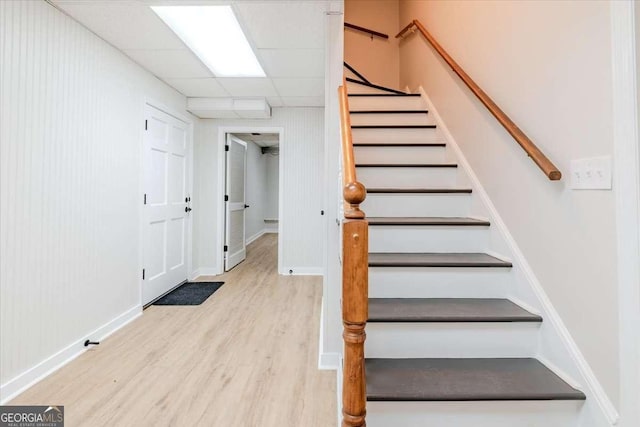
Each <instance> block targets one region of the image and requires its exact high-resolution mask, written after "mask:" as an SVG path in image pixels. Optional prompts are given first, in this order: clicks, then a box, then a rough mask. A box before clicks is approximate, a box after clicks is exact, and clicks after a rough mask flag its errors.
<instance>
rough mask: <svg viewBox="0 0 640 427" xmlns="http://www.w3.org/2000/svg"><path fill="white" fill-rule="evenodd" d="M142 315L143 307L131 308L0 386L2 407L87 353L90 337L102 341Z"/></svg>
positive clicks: (0, 403)
mask: <svg viewBox="0 0 640 427" xmlns="http://www.w3.org/2000/svg"><path fill="white" fill-rule="evenodd" d="M140 315H142V306H141V305H136V306H134V307H131V308H130V309H129V310H127V311H125V312H124V313H122V314H121V315H119V316H118V317H116V318H115V319H113V320H111V321H109V322H107V323H106V324H104V325H102V326H101V327H99V328H98V329H96V330H94V331H93V332H90V333H88V334H86V335H85V336H83V337H81V338H79V339H77V340H76V341H74V342H72V343H71V344H69V345H68V346H67V347H65V348H63V349H62V350H60V351H58V352H57V353H55V354H54V355H52V356H50V357H48V358H46V359H45V360H43V361H42V362H40V363H38V364H37V365H35V366H33V367H32V368H29V369H28V370H26V371H24V372H23V373H21V374H19V375H18V376H16V377H14V378H13V379H11V380H9V381H7V382H6V383H4V384H2V385H1V386H0V405H4V404H5V403H7V402H9V401H10V400H11V399H13V398H15V397H16V396H18V395H19V394H20V393H22V392H24V391H25V390H27V389H28V388H30V387H32V386H33V385H35V384H36V383H38V382H39V381H41V380H43V379H44V378H46V377H47V376H49V375H51V374H52V373H53V372H55V371H57V370H58V369H60V368H62V367H63V366H64V365H66V364H67V363H69V362H71V361H72V360H73V359H75V358H76V357H78V356H80V355H81V354H82V353H84V352H85V351H87V348H86V347H85V346H84V342H85V340H87V339H88V338H89V337H91V340H94V341H95V340H98V341H102V340H104V339H105V338H107V337H108V336H109V335H111V334H113V333H114V332H116V331H117V330H118V329H121V328H122V327H124V326H125V325H127V324H128V323H130V322H132V321H133V320H135V319H136V318H137V317H138V316H140Z"/></svg>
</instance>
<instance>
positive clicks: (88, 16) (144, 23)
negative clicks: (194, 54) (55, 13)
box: [55, 0, 185, 50]
mask: <svg viewBox="0 0 640 427" xmlns="http://www.w3.org/2000/svg"><path fill="white" fill-rule="evenodd" d="M55 3H56V4H57V5H58V6H59V7H60V8H62V9H63V10H64V11H65V12H67V13H68V14H69V15H71V16H72V17H73V18H74V19H76V20H77V21H79V22H82V24H83V25H85V26H86V27H88V28H90V29H91V31H93V32H95V33H96V34H98V35H100V37H102V38H103V39H105V40H106V41H108V42H109V43H111V44H112V45H114V46H116V47H117V48H118V49H121V50H128V49H184V48H185V45H184V44H183V43H182V41H181V40H180V38H178V36H176V35H175V33H174V32H173V31H171V30H170V29H169V28H168V27H167V26H166V25H165V24H164V22H162V20H161V19H160V18H158V16H157V15H156V14H155V13H154V12H153V10H151V8H149V7H148V6H147V5H144V4H141V3H140V2H136V1H127V2H123V1H118V2H116V1H111V2H108V1H91V2H87V1H85V2H77V1H76V2H66V1H60V0H58V1H55Z"/></svg>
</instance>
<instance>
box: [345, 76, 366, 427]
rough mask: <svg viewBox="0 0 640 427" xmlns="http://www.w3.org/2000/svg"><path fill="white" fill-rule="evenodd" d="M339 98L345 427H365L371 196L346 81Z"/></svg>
mask: <svg viewBox="0 0 640 427" xmlns="http://www.w3.org/2000/svg"><path fill="white" fill-rule="evenodd" d="M338 95H339V98H340V129H341V133H342V174H343V184H344V187H343V197H344V200H345V206H346V208H345V212H344V217H345V219H344V220H343V221H342V325H343V333H342V337H343V341H344V364H343V379H342V427H364V426H365V424H366V423H365V418H366V412H367V410H366V404H367V401H366V378H365V364H364V341H365V338H366V334H365V327H366V324H367V319H368V317H369V290H368V286H369V285H368V284H369V261H368V259H369V223H368V222H367V220H366V219H365V215H364V212H363V211H362V210H360V203H362V202H363V201H364V199H365V197H366V195H367V192H366V189H365V187H364V185H362V184H361V183H360V182H358V180H357V178H356V168H355V160H354V153H353V141H352V138H351V119H350V113H349V98H348V94H347V84H346V80H344V79H343V83H342V86H340V88H339V89H338Z"/></svg>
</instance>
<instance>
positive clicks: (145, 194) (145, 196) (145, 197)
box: [144, 193, 147, 205]
mask: <svg viewBox="0 0 640 427" xmlns="http://www.w3.org/2000/svg"><path fill="white" fill-rule="evenodd" d="M144 204H145V205H146V204H147V193H144Z"/></svg>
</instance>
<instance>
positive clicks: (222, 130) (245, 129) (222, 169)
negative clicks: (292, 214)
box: [216, 126, 285, 274]
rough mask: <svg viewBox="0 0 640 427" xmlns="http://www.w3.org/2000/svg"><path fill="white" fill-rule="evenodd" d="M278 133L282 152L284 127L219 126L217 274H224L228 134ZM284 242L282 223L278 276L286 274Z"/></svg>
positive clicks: (281, 172)
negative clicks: (226, 149)
mask: <svg viewBox="0 0 640 427" xmlns="http://www.w3.org/2000/svg"><path fill="white" fill-rule="evenodd" d="M251 132H259V133H277V134H278V141H279V144H280V150H282V146H283V145H284V143H285V138H284V137H285V133H284V127H282V126H218V165H217V166H218V194H219V197H216V199H217V200H216V203H217V204H218V224H217V230H218V232H217V236H216V247H217V248H218V250H219V251H220V256H218V257H217V258H218V259H217V260H216V271H217V274H222V273H224V252H223V251H222V247H223V246H224V235H225V233H224V220H225V208H224V197H223V196H224V194H225V174H226V169H227V168H226V165H225V155H224V146H225V143H226V139H225V138H226V134H228V133H251ZM278 169H279V172H278V173H279V175H278V181H279V182H278V209H279V212H284V208H283V205H284V203H283V201H284V176H285V174H284V160H283V159H282V156H278ZM283 242H284V236H283V232H282V221H279V223H278V274H284V269H283V267H282V246H283Z"/></svg>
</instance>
